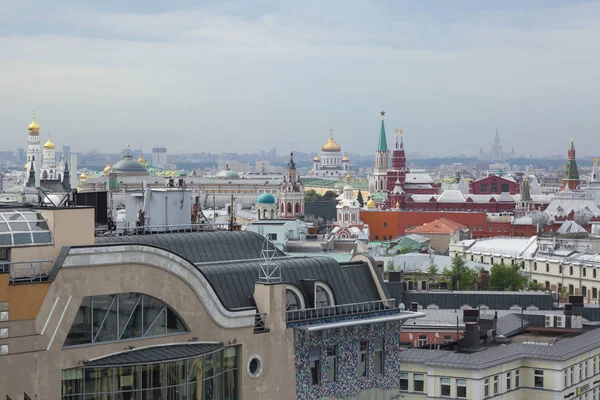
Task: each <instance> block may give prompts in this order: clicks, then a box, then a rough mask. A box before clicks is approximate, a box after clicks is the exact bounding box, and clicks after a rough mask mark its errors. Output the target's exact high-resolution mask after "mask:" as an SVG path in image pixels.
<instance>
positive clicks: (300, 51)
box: [0, 0, 600, 156]
mask: <svg viewBox="0 0 600 400" xmlns="http://www.w3.org/2000/svg"><path fill="white" fill-rule="evenodd" d="M0 10H1V12H0V135H1V137H2V141H1V142H2V146H0V147H2V148H5V149H11V150H12V149H14V148H16V147H18V146H26V144H27V142H26V140H27V139H26V134H27V129H26V128H27V125H28V124H29V122H30V120H31V110H36V115H37V120H38V122H39V124H40V125H41V128H42V137H43V138H44V139H45V137H46V134H47V133H48V132H52V137H53V141H54V142H55V143H56V144H57V146H61V145H63V144H70V145H71V146H72V148H73V150H74V151H84V152H85V151H89V150H92V149H96V150H98V151H101V152H105V151H106V152H108V151H113V152H117V151H119V150H120V149H121V148H123V147H124V146H125V144H126V143H127V142H131V143H132V146H133V147H136V148H137V147H139V146H140V145H142V146H143V148H144V149H147V150H148V151H149V150H150V148H151V147H153V146H157V145H161V146H166V147H167V148H168V150H169V152H170V153H180V152H202V151H211V152H254V151H259V150H261V149H269V148H270V147H273V146H275V147H277V148H278V149H279V150H280V151H281V152H284V151H288V149H289V147H290V143H293V147H294V148H295V149H297V150H300V151H310V152H314V151H318V150H319V149H320V147H321V145H322V144H323V142H324V141H325V140H326V139H327V137H328V134H329V128H333V130H334V137H335V139H336V140H337V141H338V142H339V143H340V145H341V146H342V149H343V150H344V151H349V152H353V153H354V152H357V153H363V154H368V153H371V152H373V151H374V149H375V147H376V146H377V136H378V130H379V121H380V117H379V111H380V110H381V109H384V110H386V111H387V115H386V126H387V128H388V142H389V143H390V142H392V141H393V130H394V128H396V127H398V128H403V129H404V132H405V143H406V146H407V150H408V151H410V152H418V153H421V154H423V155H435V156H444V155H455V154H461V153H465V154H475V153H477V152H478V150H479V147H480V146H481V145H483V146H484V148H485V150H486V151H488V150H489V147H490V146H491V143H492V140H493V135H494V130H495V126H496V125H498V126H499V130H500V135H501V139H502V143H503V145H504V146H505V148H506V150H509V149H510V147H511V146H514V147H515V148H516V152H517V154H530V153H531V154H534V155H544V154H563V153H565V154H566V149H567V146H568V142H569V138H570V137H571V136H574V137H575V145H576V147H577V149H578V154H582V155H600V147H599V146H598V145H597V144H598V142H599V141H598V138H599V137H600V2H597V1H595V2H593V1H559V0H544V1H541V0H495V1H492V0H488V1H481V0H462V1H461V0H447V1H441V0H440V1H426V0H414V1H412V0H411V1H400V0H387V1H385V0H381V1H370V2H360V1H348V0H339V1H338V0H335V1H334V0H325V1H324V0H314V1H312V0H303V1H285V2H275V1H269V0H252V1H249V0H244V1H242V0H230V1H227V0H203V1H197V0H194V1H169V2H166V1H163V0H160V1H159V0H144V1H142V0H135V1H134V0H132V1H122V0H104V1H97V0H94V1H89V0H54V1H49V0H48V1H43V2H42V1H36V0H19V1H10V0H0Z"/></svg>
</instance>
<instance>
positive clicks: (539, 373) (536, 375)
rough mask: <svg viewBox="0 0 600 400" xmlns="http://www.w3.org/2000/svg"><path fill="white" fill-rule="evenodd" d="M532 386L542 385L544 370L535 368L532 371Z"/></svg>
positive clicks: (541, 386)
mask: <svg viewBox="0 0 600 400" xmlns="http://www.w3.org/2000/svg"><path fill="white" fill-rule="evenodd" d="M533 386H535V387H538V388H543V387H544V370H541V369H536V370H534V371H533Z"/></svg>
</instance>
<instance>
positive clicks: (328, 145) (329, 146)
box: [321, 133, 342, 153]
mask: <svg viewBox="0 0 600 400" xmlns="http://www.w3.org/2000/svg"><path fill="white" fill-rule="evenodd" d="M321 151H325V152H328V153H333V152H336V151H342V148H341V147H340V145H339V144H337V142H336V141H335V140H333V134H332V133H330V134H329V139H328V140H327V141H326V142H325V144H324V145H323V147H321Z"/></svg>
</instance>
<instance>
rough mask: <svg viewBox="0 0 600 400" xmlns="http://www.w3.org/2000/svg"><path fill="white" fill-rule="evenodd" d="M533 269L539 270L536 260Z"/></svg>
mask: <svg viewBox="0 0 600 400" xmlns="http://www.w3.org/2000/svg"><path fill="white" fill-rule="evenodd" d="M533 270H534V271H537V262H534V263H533Z"/></svg>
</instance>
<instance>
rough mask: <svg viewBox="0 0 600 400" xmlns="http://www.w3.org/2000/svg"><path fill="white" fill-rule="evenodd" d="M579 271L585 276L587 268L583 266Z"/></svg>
mask: <svg viewBox="0 0 600 400" xmlns="http://www.w3.org/2000/svg"><path fill="white" fill-rule="evenodd" d="M581 273H582V275H583V276H587V269H586V268H585V267H583V268H582V270H581Z"/></svg>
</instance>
